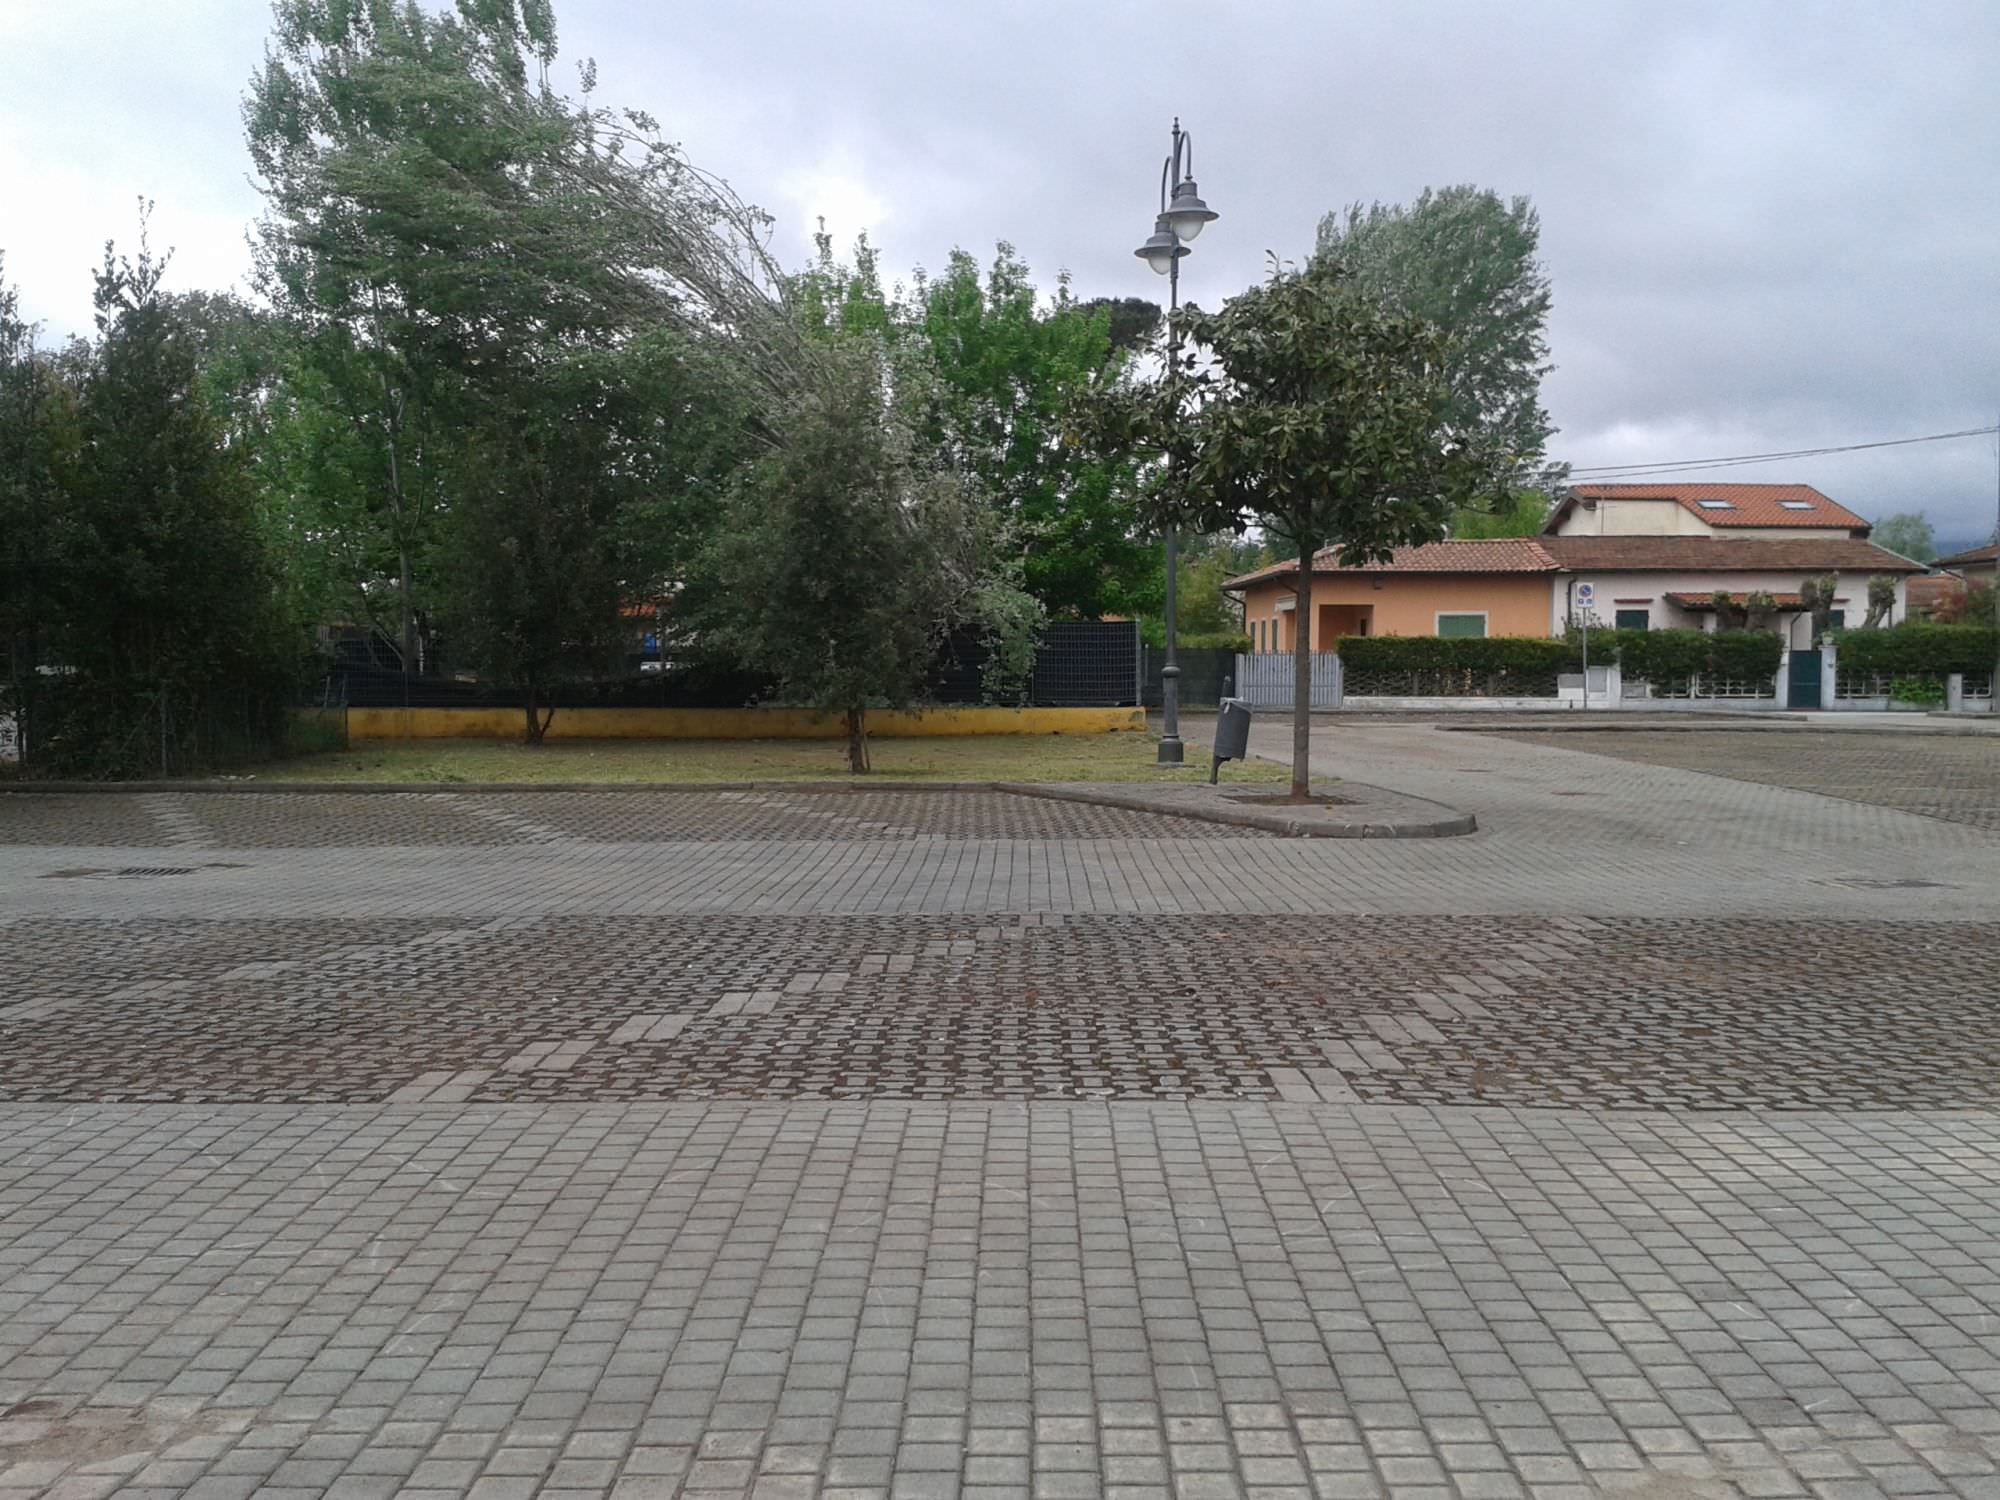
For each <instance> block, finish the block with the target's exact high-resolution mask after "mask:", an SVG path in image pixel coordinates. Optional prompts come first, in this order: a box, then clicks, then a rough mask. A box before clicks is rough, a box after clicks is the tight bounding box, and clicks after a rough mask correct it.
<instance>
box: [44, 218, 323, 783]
mask: <svg viewBox="0 0 2000 1500" xmlns="http://www.w3.org/2000/svg"><path fill="white" fill-rule="evenodd" d="M164 272H165V261H164V260H163V259H160V258H156V257H154V256H153V255H152V254H151V253H150V251H149V250H148V249H147V248H146V247H145V245H144V240H143V236H142V240H141V249H140V253H139V255H138V257H137V259H136V260H134V259H130V258H126V257H120V256H117V255H115V254H114V253H113V252H112V250H111V249H110V248H108V247H107V249H106V252H105V260H104V265H103V268H102V269H101V270H100V271H99V272H98V274H97V286H96V305H97V330H98V340H97V342H96V344H95V346H94V347H92V348H90V349H88V350H87V351H79V354H78V357H77V358H76V359H75V360H74V361H72V368H71V371H70V372H69V377H70V378H71V379H73V380H74V381H75V386H74V391H75V394H74V403H75V405H74V411H75V418H74V420H75V423H76V434H77V444H76V448H75V455H74V461H73V464H71V465H69V466H68V471H67V473H66V474H64V475H63V478H62V482H61V484H60V486H59V488H58V489H57V490H56V492H55V493H54V494H53V495H52V496H51V497H50V498H51V499H53V501H54V514H53V516H52V517H45V520H46V521H47V524H46V525H45V526H44V527H43V529H41V531H40V532H39V534H38V536H37V538H36V543H35V545H36V546H37V548H38V550H39V552H40V558H39V562H40V563H41V567H40V569H39V572H40V586H39V588H38V589H37V594H36V600H35V608H36V610H37V614H38V617H39V622H40V625H41V628H42V629H43V630H44V631H45V634H44V636H43V640H42V642H41V644H40V646H39V647H38V650H37V655H38V657H39V658H40V659H39V660H38V661H37V663H36V665H38V666H39V665H42V664H43V663H46V664H49V665H53V666H55V667H57V668H59V670H58V671H56V672H55V673H53V674H52V675H50V676H49V677H48V679H47V682H46V685H45V686H41V687H38V689H37V693H36V696H37V697H39V698H41V699H43V700H44V702H43V703H42V705H41V710H42V711H41V713H40V715H39V718H38V721H37V727H36V729H35V733H34V738H35V750H34V753H35V754H37V756H38V757H39V758H40V759H41V760H42V761H43V764H44V766H45V767H47V768H51V769H57V770H64V771H69V772H71V773H76V774H86V775H131V774H135V773H141V772H144V771H147V770H157V771H159V772H161V773H169V772H173V771H178V770H181V769H186V768H190V767H193V766H198V765H202V764H208V763H212V762H213V761H214V760H216V759H217V758H218V757H219V756H221V755H223V754H225V753H227V752H228V751H229V750H231V749H237V750H242V751H252V750H262V749H267V748H268V746H269V745H270V744H271V743H272V742H274V741H276V740H277V739H279V738H280V737H281V734H282V727H283V718H284V715H285V713H286V712H287V710H288V708H289V704H290V691H289V690H290V687H291V680H290V667H291V663H292V661H293V660H294V659H295V655H296V652H297V649H298V645H299V640H298V636H297V633H296V629H295V622H293V621H292V620H290V619H288V618H287V617H286V615H285V612H284V611H283V609H282V598H283V595H282V591H281V589H280V588H279V586H278V578H277V570H276V567H275V566H274V561H273V559H272V557H271V555H270V554H269V552H268V550H267V549H266V547H265V545H264V536H263V532H262V530H261V528H260V526H259V525H258V521H257V516H256V510H255V502H254V491H253V486H252V483H251V480H250V477H249V475H248V472H247V468H246V464H245V461H244V459H245V456H244V453H243V451H242V450H241V449H240V448H237V447H232V446H231V445H230V444H229V443H228V441H227V437H226V431H225V428H224V425H223V423H222V422H221V421H219V420H218V418H217V417H216V415H215V413H214V412H213V411H211V410H210V407H209V404H208V401H207V399H206V398H205V396H204V393H203V390H202V384H201V367H200V348H201V340H200V329H199V328H198V326H197V325H195V324H194V323H193V322H191V321H190V320H189V319H188V317H187V315H186V312H185V310H184V309H182V308H180V307H177V306H176V305H175V302H174V301H173V299H171V298H169V297H167V296H166V295H164V294H163V293H162V291H161V286H160V284H161V279H162V277H163V275H164ZM46 472H53V471H46Z"/></svg>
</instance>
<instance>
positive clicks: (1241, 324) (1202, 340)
mask: <svg viewBox="0 0 2000 1500" xmlns="http://www.w3.org/2000/svg"><path fill="white" fill-rule="evenodd" d="M1184 316H1185V318H1186V335H1187V339H1188V341H1189V343H1190V344H1191V345H1192V346H1193V347H1194V349H1195V350H1196V351H1197V352H1198V357H1197V360H1196V363H1195V368H1194V373H1193V374H1192V375H1190V376H1188V377H1186V378H1184V379H1183V380H1182V381H1180V382H1179V385H1178V387H1173V386H1160V387H1155V388H1152V389H1150V390H1148V391H1146V392H1143V393H1140V395H1139V396H1138V398H1137V399H1135V400H1125V401H1121V400H1117V399H1114V400H1112V401H1111V402H1110V403H1108V404H1107V407H1106V409H1105V412H1104V418H1103V419H1104V421H1105V423H1106V425H1107V429H1108V430H1110V431H1112V432H1122V433H1123V434H1124V436H1125V437H1126V438H1127V439H1128V440H1130V441H1132V442H1134V443H1135V444H1137V445H1140V446H1142V447H1144V448H1146V449H1149V450H1151V451H1153V452H1155V453H1158V454H1161V455H1162V456H1164V457H1165V458H1166V459H1167V461H1168V472H1169V474H1170V475H1171V482H1169V483H1167V484H1164V485H1162V486H1161V487H1160V488H1159V490H1158V491H1157V492H1156V494H1155V499H1154V501H1153V504H1154V507H1155V513H1156V515H1158V516H1159V517H1160V518H1161V519H1163V520H1164V519H1167V518H1173V519H1177V520H1179V521H1180V522H1181V523H1182V524H1183V525H1184V526H1187V527H1188V528H1190V529H1194V530H1200V531H1219V530H1221V529H1223V528H1224V527H1234V528H1236V529H1238V530H1241V529H1243V528H1244V527H1246V526H1248V525H1250V524H1252V523H1255V524H1256V525H1258V526H1260V527H1262V528H1263V530H1264V531H1265V532H1267V533H1268V534H1270V535H1271V536H1272V537H1274V538H1276V539H1278V540H1280V541H1282V542H1283V543H1284V545H1285V546H1286V548H1287V549H1288V550H1289V551H1290V553H1291V554H1292V555H1293V556H1295V557H1297V558H1298V559H1299V577H1298V606H1297V607H1298V611H1299V618H1300V619H1301V620H1306V621H1310V620H1311V619H1312V565H1313V559H1314V557H1315V556H1316V555H1317V553H1318V552H1319V550H1320V549H1321V548H1322V547H1326V546H1333V547H1336V548H1338V549H1339V556H1340V558H1341V559H1342V560H1343V561H1346V562H1353V563H1360V562H1366V561H1370V560H1373V559H1378V558H1385V557H1387V556H1389V555H1390V554H1391V553H1392V552H1393V551H1394V550H1395V548H1396V547H1398V546H1400V545H1403V544H1405V543H1412V542H1425V541H1432V540H1436V539H1437V538H1439V537H1441V536H1443V535H1444V531H1445V526H1446V523H1447V520H1448V518H1449V517H1450V515H1451V513H1452V510H1453V509H1454V507H1457V506H1463V505H1466V504H1468V503H1470V502H1472V501H1474V500H1476V499H1478V498H1480V497H1482V495H1484V494H1486V493H1490V492H1491V491H1492V490H1493V489H1495V488H1496V487H1497V485H1498V483H1499V480H1498V478H1496V475H1495V472H1494V468H1495V465H1494V461H1493V459H1492V458H1491V457H1490V455H1489V453H1488V451H1487V450H1485V449H1483V448H1481V447H1478V446H1475V445H1473V444H1470V443H1468V442H1467V441H1466V440H1465V439H1464V438H1463V437H1461V436H1459V435H1458V434H1456V433H1455V432H1454V430H1453V429H1452V426H1451V422H1450V409H1449V408H1450V399H1451V390H1450V387H1449V385H1448V384H1447V382H1446V380H1445V378H1444V375H1443V373H1442V370H1443V363H1442V362H1443V353H1444V339H1443V336H1442V335H1441V334H1440V333H1439V332H1438V331H1437V329H1436V328H1435V327H1433V326H1432V325H1431V324H1429V323H1428V322H1426V321H1425V320H1423V319H1422V318H1419V317H1416V316H1414V315H1413V314H1410V313H1406V312H1402V311H1399V310H1397V309H1395V308H1392V307H1390V306H1388V305H1386V304H1385V303H1383V302H1382V301H1381V300H1380V299H1378V298H1376V297H1375V296H1373V295H1372V294H1370V293H1369V292H1367V291H1366V290H1365V289H1364V288H1363V287H1362V286H1361V285H1360V283H1359V281H1358V279H1357V278H1356V277H1355V276H1354V275H1353V273H1351V272H1350V271H1348V270H1347V269H1346V268H1345V267H1344V266H1342V265H1341V264H1340V263H1339V262H1338V261H1337V260H1331V259H1322V260H1320V261H1318V262H1316V263H1314V264H1313V265H1312V266H1310V267H1308V268H1307V269H1306V270H1305V271H1303V272H1301V271H1292V270H1284V269H1280V270H1278V271H1276V272H1274V274H1273V275H1272V276H1271V278H1270V280H1269V281H1267V282H1266V283H1264V284H1263V285H1262V286H1259V287H1254V288H1252V289H1251V290H1250V291H1247V292H1245V293H1243V294H1242V295H1240V296H1238V297H1235V298H1233V299H1232V300H1231V301H1229V302H1228V303H1226V304H1225V305H1224V307H1223V308H1222V310H1221V311H1220V312H1217V313H1208V312H1203V311H1202V310H1201V309H1199V308H1195V307H1190V308H1188V309H1187V310H1186V312H1185V314H1184ZM1295 664H1296V673H1297V676H1296V679H1295V680H1296V686H1297V696H1296V698H1295V700H1294V702H1295V707H1294V710H1293V715H1292V790H1293V792H1294V794H1295V795H1298V796H1301V797H1302V796H1304V795H1306V793H1307V788H1308V781H1309V776H1310V752H1311V735H1312V719H1311V701H1312V699H1311V672H1312V658H1311V644H1310V631H1308V630H1300V631H1299V632H1298V633H1297V643H1296V656H1295Z"/></svg>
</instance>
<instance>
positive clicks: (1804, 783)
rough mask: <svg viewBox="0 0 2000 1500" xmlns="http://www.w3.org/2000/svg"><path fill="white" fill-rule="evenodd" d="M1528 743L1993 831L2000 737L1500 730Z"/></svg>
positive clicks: (1998, 802) (1999, 814)
mask: <svg viewBox="0 0 2000 1500" xmlns="http://www.w3.org/2000/svg"><path fill="white" fill-rule="evenodd" d="M1507 734H1508V737H1509V738H1518V739H1522V740H1526V741H1528V742H1530V743H1533V744H1541V745H1551V746H1560V747H1562V748H1565V749H1570V750H1582V751H1587V752H1589V753H1590V754H1592V755H1606V756H1614V757H1616V758H1617V759H1619V760H1627V761H1641V762H1644V763H1645V764H1647V765H1651V766H1674V767H1678V768H1679V769H1681V770H1686V771H1701V772H1705V773H1706V774H1708V775H1710V776H1727V777H1729V778H1730V779H1731V780H1734V781H1755V782H1762V783H1763V784H1764V785H1766V786H1783V787H1793V788H1796V789H1797V790H1800V791H1806V792H1817V793H1819V794H1820V795H1822V796H1827V797H1840V798H1843V799H1845V800H1847V801H1849V802H1865V803H1869V804H1871V805H1873V806H1876V807H1893V808H1898V809H1900V810H1901V811H1903V812H1911V813H1919V814H1921V815H1922V816H1924V817H1927V818H1942V819H1945V820H1947V821H1949V822H1953V823H1970V824H1971V825H1972V826H1973V827H1975V828H1985V829H1989V830H1993V831H1995V832H2000V735H1991V734H1982V735H1963V736H1959V735H1929V734H1926V735H1923V736H1922V738H1921V739H1919V738H1918V737H1917V736H1916V735H1915V734H1914V733H1906V734H1898V733H1893V732H1890V731H1887V730H1877V731H1873V732H1868V731H1862V732H1855V731H1845V732H1841V731H1832V730H1817V729H1777V730H1755V731H1742V730H1715V731H1711V732H1707V733H1703V732H1700V731H1694V732H1689V731H1681V732H1678V733H1665V734H1659V733H1648V732H1646V731H1643V730H1633V731H1627V732H1623V733H1620V732H1617V731H1606V730H1592V731H1591V732H1589V733H1587V734H1564V733H1554V734H1538V733H1535V732H1533V731H1531V730H1510V731H1507Z"/></svg>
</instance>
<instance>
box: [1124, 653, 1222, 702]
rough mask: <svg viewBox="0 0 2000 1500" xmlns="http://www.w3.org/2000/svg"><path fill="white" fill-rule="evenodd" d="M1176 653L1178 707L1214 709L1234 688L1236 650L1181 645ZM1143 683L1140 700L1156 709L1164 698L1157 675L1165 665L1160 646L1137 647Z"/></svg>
mask: <svg viewBox="0 0 2000 1500" xmlns="http://www.w3.org/2000/svg"><path fill="white" fill-rule="evenodd" d="M1176 655H1177V656H1178V657H1179V658H1180V669H1181V707H1182V708H1214V707H1216V706H1217V705H1219V704H1220V703H1221V702H1222V700H1223V699H1224V698H1225V697H1227V696H1228V695H1229V694H1230V693H1232V692H1234V691H1235V687H1236V653H1235V652H1234V651H1231V650H1229V649H1228V648H1227V647H1210V646H1199V647H1196V648H1194V649H1192V650H1189V649H1188V648H1186V647H1182V648H1181V650H1180V651H1179V652H1177V653H1176ZM1141 658H1142V662H1143V670H1144V672H1145V683H1144V689H1143V693H1142V696H1143V699H1144V701H1145V704H1146V707H1148V708H1159V707H1161V706H1162V705H1163V704H1164V703H1165V701H1166V699H1165V696H1164V692H1165V690H1164V688H1163V686H1162V680H1161V677H1160V672H1161V670H1162V669H1163V668H1164V667H1165V666H1166V664H1167V653H1166V649H1165V648H1164V647H1161V646H1145V647H1143V648H1141Z"/></svg>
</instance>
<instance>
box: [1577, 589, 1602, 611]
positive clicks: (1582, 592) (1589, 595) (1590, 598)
mask: <svg viewBox="0 0 2000 1500" xmlns="http://www.w3.org/2000/svg"><path fill="white" fill-rule="evenodd" d="M1576 602H1577V603H1578V604H1579V605H1581V606H1582V607H1583V608H1585V609H1589V608H1590V606H1591V605H1593V604H1595V603H1596V602H1597V586H1596V585H1595V584H1591V583H1579V584H1578V585H1577V586H1576Z"/></svg>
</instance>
